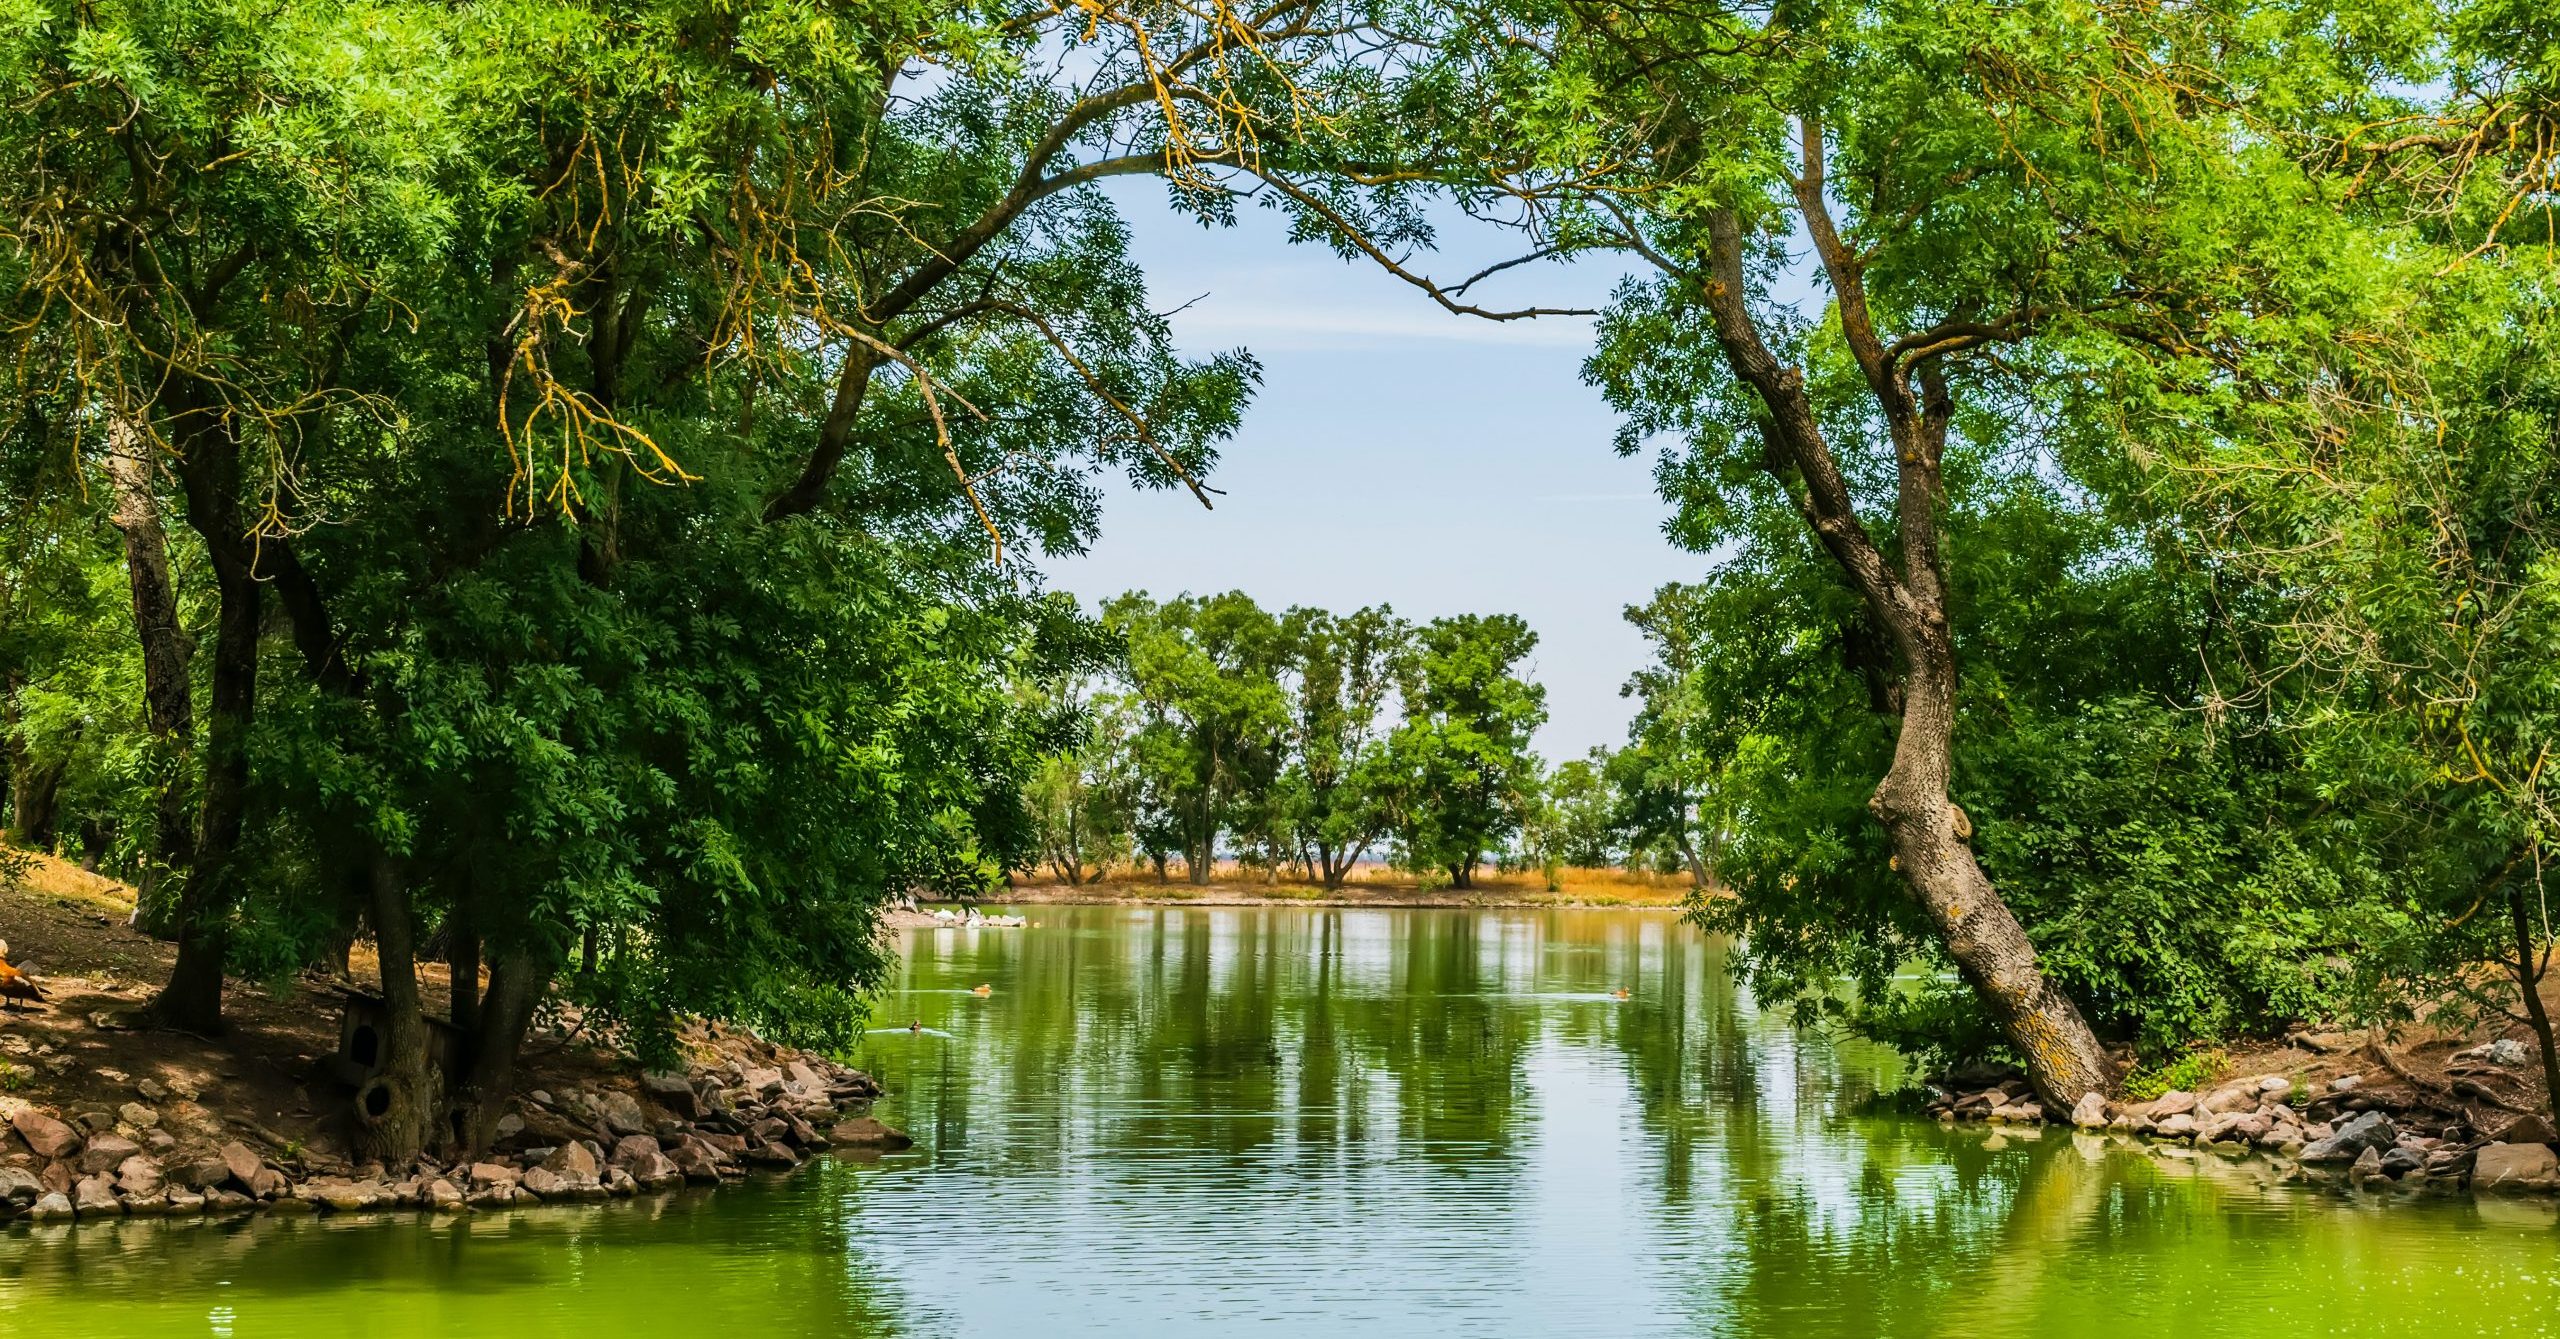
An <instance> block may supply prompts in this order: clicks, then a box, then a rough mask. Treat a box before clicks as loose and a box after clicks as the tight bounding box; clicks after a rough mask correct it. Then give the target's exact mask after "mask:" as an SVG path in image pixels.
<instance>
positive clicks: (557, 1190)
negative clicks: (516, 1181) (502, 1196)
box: [522, 1167, 569, 1200]
mask: <svg viewBox="0 0 2560 1339" xmlns="http://www.w3.org/2000/svg"><path fill="white" fill-rule="evenodd" d="M522 1188H523V1190H524V1193H526V1194H528V1195H531V1196H534V1197H535V1198H537V1199H546V1200H547V1199H554V1198H566V1197H567V1195H568V1193H569V1183H568V1181H567V1180H566V1179H564V1178H562V1177H561V1176H560V1174H559V1173H557V1172H554V1171H552V1170H550V1169H549V1168H547V1167H536V1168H534V1169H533V1170H532V1171H529V1172H526V1173H525V1174H524V1184H523V1187H522Z"/></svg>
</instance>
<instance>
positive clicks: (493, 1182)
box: [471, 1162, 524, 1186]
mask: <svg viewBox="0 0 2560 1339" xmlns="http://www.w3.org/2000/svg"><path fill="white" fill-rule="evenodd" d="M523 1179H524V1173H523V1172H521V1171H518V1170H517V1169H515V1168H513V1167H510V1166H508V1165H507V1164H505V1163H503V1162H475V1163H473V1164H471V1184H473V1185H475V1186H511V1185H514V1184H515V1183H516V1182H518V1181H521V1180H523Z"/></svg>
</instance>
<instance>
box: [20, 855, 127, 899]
mask: <svg viewBox="0 0 2560 1339" xmlns="http://www.w3.org/2000/svg"><path fill="white" fill-rule="evenodd" d="M11 849H12V850H16V851H17V852H18V853H19V854H20V855H23V856H25V857H27V859H28V860H29V861H30V862H32V863H31V864H30V866H29V867H28V869H27V873H26V878H25V880H24V883H25V890H26V891H27V892H28V893H31V894H33V895H35V896H37V897H49V898H55V899H59V900H67V901H77V902H86V903H89V904H91V905H94V906H96V907H97V908H99V909H100V910H113V911H117V912H124V913H129V912H131V911H132V910H133V887H132V885H130V884H127V883H123V882H120V881H118V880H115V879H110V878H108V877H107V876H106V875H104V874H92V873H90V872H89V871H87V870H85V869H82V868H80V867H79V866H78V865H75V864H73V863H72V862H70V861H68V860H59V859H56V858H54V857H52V856H49V855H45V854H43V853H42V852H38V851H29V850H25V849H23V848H17V847H13V848H11Z"/></svg>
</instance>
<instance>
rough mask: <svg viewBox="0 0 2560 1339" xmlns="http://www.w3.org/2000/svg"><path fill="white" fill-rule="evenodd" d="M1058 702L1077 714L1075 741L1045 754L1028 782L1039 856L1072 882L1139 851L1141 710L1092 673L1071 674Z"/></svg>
mask: <svg viewBox="0 0 2560 1339" xmlns="http://www.w3.org/2000/svg"><path fill="white" fill-rule="evenodd" d="M1059 706H1061V707H1063V708H1064V709H1065V710H1066V711H1067V712H1068V713H1069V714H1070V715H1071V717H1072V719H1073V720H1074V722H1075V728H1076V730H1077V737H1076V739H1075V741H1074V743H1073V744H1072V745H1071V746H1070V747H1068V748H1065V749H1062V750H1060V751H1058V752H1056V753H1053V754H1051V755H1049V756H1048V757H1046V758H1043V759H1042V760H1041V762H1040V769H1039V771H1038V772H1036V773H1035V774H1033V776H1032V777H1031V780H1030V782H1029V784H1028V785H1027V786H1026V787H1025V788H1024V793H1025V795H1026V796H1027V797H1028V798H1029V800H1030V801H1031V805H1032V808H1033V810H1034V822H1035V823H1036V824H1037V826H1038V829H1039V834H1040V850H1039V859H1040V860H1042V861H1044V862H1046V864H1047V865H1048V867H1049V869H1050V871H1051V872H1052V873H1053V874H1054V875H1055V876H1056V877H1057V878H1058V879H1060V880H1062V881H1063V882H1065V883H1067V884H1069V885H1076V884H1083V883H1086V882H1090V881H1094V880H1099V879H1101V878H1103V877H1105V876H1107V875H1108V874H1109V873H1110V871H1111V869H1112V867H1113V866H1114V865H1118V864H1125V863H1127V862H1128V860H1129V859H1130V858H1131V856H1132V854H1133V846H1132V842H1133V841H1134V840H1135V837H1134V833H1135V828H1136V825H1137V803H1138V770H1137V758H1136V755H1135V751H1134V748H1133V745H1134V743H1135V738H1134V737H1135V735H1136V733H1137V721H1136V713H1135V711H1134V710H1133V709H1132V708H1131V707H1130V705H1129V704H1128V703H1127V702H1126V701H1124V700H1122V699H1121V698H1119V697H1118V696H1116V695H1114V694H1110V693H1106V692H1100V691H1096V690H1095V687H1094V683H1093V681H1092V680H1091V679H1083V678H1080V679H1074V680H1069V681H1068V682H1067V683H1066V684H1065V685H1064V686H1063V687H1062V689H1061V691H1060V699H1059Z"/></svg>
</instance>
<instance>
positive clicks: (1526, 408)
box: [1044, 186, 1704, 759]
mask: <svg viewBox="0 0 2560 1339" xmlns="http://www.w3.org/2000/svg"><path fill="white" fill-rule="evenodd" d="M1115 195H1116V197H1117V198H1118V199H1119V201H1120V203H1121V205H1122V207H1123V208H1124V210H1125V211H1126V212H1127V214H1128V216H1129V218H1130V221H1131V226H1132V229H1133V232H1134V237H1135V250H1136V254H1137V256H1138V259H1139V260H1140V262H1141V263H1142V264H1144V265H1145V266H1146V268H1147V273H1148V284H1149V288H1150V290H1151V291H1152V292H1153V293H1154V294H1155V297H1156V300H1157V303H1158V305H1159V306H1160V307H1162V308H1171V307H1174V306H1176V305H1178V304H1181V303H1183V302H1186V301H1190V302H1191V303H1192V305H1191V306H1190V307H1188V308H1187V309H1185V310H1183V311H1182V312H1180V313H1179V314H1177V315H1176V316H1175V317H1174V318H1173V321H1174V329H1175V332H1176V334H1177V335H1178V336H1179V337H1180V339H1181V341H1182V343H1183V345H1184V347H1185V349H1186V351H1189V352H1193V353H1205V352H1208V351H1211V350H1214V349H1222V348H1233V347H1237V346H1243V347H1245V348H1249V349H1251V350H1252V351H1253V352H1254V354H1255V355H1256V356H1257V357H1259V358H1260V359H1261V360H1262V363H1263V370H1264V381H1263V387H1262V391H1261V394H1260V396H1259V397H1258V398H1257V400H1256V401H1255V403H1254V405H1253V408H1252V409H1251V411H1250V412H1249V413H1248V415H1247V416H1246V419H1245V426H1244V429H1243V431H1242V432H1241V433H1239V434H1238V435H1237V437H1236V439H1235V440H1234V441H1233V442H1231V443H1230V444H1229V445H1228V448H1227V451H1226V454H1225V457H1224V459H1223V460H1222V461H1221V462H1220V464H1219V466H1218V469H1217V471H1216V473H1215V475H1214V476H1213V478H1212V479H1211V482H1212V483H1213V484H1215V485H1216V486H1217V487H1219V488H1223V489H1225V490H1226V495H1225V496H1224V497H1220V498H1217V499H1216V501H1217V509H1216V510H1214V511H1204V510H1202V509H1201V507H1200V504H1199V503H1198V502H1196V501H1194V500H1192V499H1191V497H1190V496H1189V495H1188V494H1184V493H1144V492H1138V491H1135V490H1131V489H1128V488H1125V487H1123V488H1119V489H1116V490H1114V491H1112V492H1111V493H1110V494H1109V495H1108V499H1107V501H1106V504H1105V509H1104V514H1103V522H1102V537H1101V539H1100V540H1099V541H1097V542H1096V544H1095V545H1094V547H1093V550H1092V552H1090V553H1089V554H1085V555H1082V556H1079V557H1074V558H1062V559H1053V560H1050V561H1049V562H1047V563H1045V564H1044V567H1045V568H1046V570H1047V571H1048V573H1049V576H1050V582H1051V584H1052V585H1053V586H1055V587H1057V588H1059V589H1063V590H1068V591H1073V592H1075V593H1076V594H1077V595H1078V596H1080V597H1083V598H1084V599H1085V600H1086V601H1087V602H1088V603H1090V602H1093V601H1097V600H1100V599H1102V598H1105V597H1108V596H1111V595H1115V594H1118V593H1119V592H1121V591H1123V590H1128V589H1132V588H1138V589H1144V590H1148V591H1151V592H1153V593H1154V594H1156V595H1158V596H1159V597H1161V596H1167V595H1172V594H1175V593H1178V592H1180V591H1185V590H1188V591H1215V590H1230V589H1233V590H1242V591H1244V592H1245V593H1247V594H1249V595H1251V596H1253V597H1254V598H1255V599H1256V600H1258V601H1260V602H1262V603H1263V604H1264V605H1266V606H1268V607H1273V608H1280V607H1285V606H1287V605H1291V604H1310V605H1319V606H1322V607H1325V608H1331V609H1350V608H1354V607H1357V606H1359V605H1363V604H1375V603H1379V602H1385V603H1388V604H1391V605H1393V606H1395V609H1396V612H1398V613H1399V614H1402V615H1404V616H1406V617H1408V618H1414V619H1427V618H1433V617H1437V616H1440V615H1444V614H1456V613H1468V612H1477V613H1515V614H1518V615H1520V616H1521V617H1523V618H1525V619H1527V620H1528V621H1529V624H1530V626H1532V627H1534V628H1536V629H1537V631H1538V637H1539V642H1538V652H1537V659H1536V663H1535V665H1534V666H1533V669H1534V673H1535V677H1536V678H1537V679H1538V680H1539V681H1540V682H1542V683H1544V684H1545V685H1546V686H1547V702H1548V711H1549V714H1550V715H1549V721H1548V724H1547V727H1546V729H1545V730H1544V731H1543V732H1541V734H1540V735H1539V739H1538V745H1539V748H1540V750H1541V751H1542V752H1544V753H1545V754H1546V755H1547V756H1548V757H1549V758H1550V759H1562V758H1568V757H1575V756H1578V755H1580V754H1581V753H1582V751H1583V750H1585V749H1587V748H1589V747H1591V746H1592V745H1594V744H1609V745H1615V744H1618V743H1620V742H1622V740H1623V739H1624V736H1625V730H1626V721H1627V717H1628V713H1629V710H1630V704H1629V703H1627V702H1626V701H1625V700H1624V699H1622V698H1621V697H1619V696H1618V686H1619V685H1620V684H1621V683H1622V682H1624V681H1625V679H1626V677H1627V675H1628V673H1629V672H1630V671H1632V670H1634V669H1635V668H1637V667H1638V666H1639V665H1641V664H1642V663H1643V661H1644V658H1645V653H1644V644H1643V642H1642V640H1641V639H1640V638H1638V637H1637V636H1636V635H1635V633H1634V631H1633V630H1632V629H1630V628H1629V627H1628V626H1627V625H1626V622H1625V620H1624V619H1623V617H1622V616H1621V611H1622V610H1623V609H1624V607H1625V606H1626V605H1628V604H1630V603H1634V602H1637V601H1641V600H1643V599H1645V598H1646V597H1647V596H1648V595H1650V594H1651V593H1652V591H1653V589H1654V588H1655V587H1656V586H1658V585H1660V584H1662V583H1663V582H1665V581H1671V580H1679V579H1691V578H1695V577H1696V576H1697V575H1699V573H1700V572H1701V571H1702V570H1703V567H1704V563H1703V560H1702V559H1700V558H1698V557H1697V556H1696V555H1693V554H1685V553H1682V552H1680V551H1679V550H1677V549H1675V548H1673V547H1672V546H1671V544H1670V543H1669V542H1668V541H1666V540H1665V539H1664V538H1663V537H1662V522H1663V520H1664V518H1665V516H1666V515H1667V514H1668V513H1667V509H1666V508H1665V506H1664V505H1663V503H1662V502H1661V501H1660V500H1659V499H1658V498H1656V497H1655V496H1654V493H1653V488H1652V474H1651V470H1652V467H1651V464H1650V462H1649V461H1647V460H1644V459H1641V458H1639V459H1622V458H1620V457H1619V456H1618V455H1617V454H1616V453H1615V452H1614V451H1612V450H1611V449H1610V437H1611V434H1612V432H1613V431H1614V430H1615V428H1616V423H1617V420H1616V416H1615V415H1614V414H1612V413H1611V412H1610V410H1609V407H1608V406H1607V405H1606V404H1605V403H1603V402H1602V401H1601V399H1600V396H1599V394H1598V392H1596V391H1594V390H1593V389H1591V388H1590V387H1588V386H1586V385H1584V384H1583V383H1582V379H1581V371H1580V369H1581V363H1582V358H1583V356H1584V354H1585V352H1586V351H1587V350H1588V349H1589V347H1590V323H1589V322H1588V321H1587V320H1579V319H1572V318H1564V319H1556V318H1543V319H1540V320H1537V321H1533V322H1513V323H1508V324H1502V325H1496V324H1492V323H1489V322H1485V321H1481V320H1478V319H1475V318H1471V317H1458V316H1452V315H1449V314H1448V313H1446V312H1443V311H1442V310H1441V309H1440V308H1438V307H1437V306H1435V305H1434V304H1433V303H1432V302H1431V300H1430V299H1429V298H1428V297H1426V296H1424V295H1423V294H1422V293H1420V292H1418V291H1416V290H1414V289H1412V288H1410V287H1408V286H1406V285H1404V284H1402V283H1400V282H1398V281H1397V280H1395V279H1394V278H1392V277H1391V276H1389V275H1387V274H1386V273H1385V272H1384V271H1382V270H1379V269H1378V268H1376V267H1375V266H1373V265H1370V264H1369V263H1368V262H1366V261H1362V262H1359V263H1357V264H1354V263H1351V262H1346V261H1343V260H1341V259H1338V258H1337V257H1335V256H1334V255H1333V254H1332V253H1331V252H1329V251H1327V250H1324V249H1322V248H1320V247H1312V246H1291V245H1289V244H1288V243H1287V240H1286V238H1285V236H1284V234H1283V231H1282V228H1281V226H1280V224H1279V221H1278V220H1277V219H1276V218H1274V217H1273V216H1271V215H1270V214H1268V213H1266V212H1263V211H1258V210H1253V209H1246V210H1244V211H1242V212H1243V214H1244V215H1245V217H1244V218H1242V219H1241V220H1240V221H1239V222H1238V224H1237V226H1236V227H1233V228H1225V229H1217V230H1204V229H1202V228H1201V227H1200V226H1199V225H1198V224H1197V223H1195V222H1193V221H1191V220H1189V219H1187V218H1184V217H1182V216H1180V215H1177V214H1175V213H1174V212H1172V211H1171V210H1170V209H1169V208H1168V207H1167V206H1166V204H1165V202H1164V196H1163V193H1162V188H1161V187H1160V186H1155V187H1131V188H1128V189H1124V190H1121V191H1118V192H1115ZM1498 245H1499V242H1498V240H1496V239H1493V238H1491V237H1490V236H1487V235H1481V234H1480V235H1476V236H1469V235H1466V234H1465V233H1462V232H1461V233H1457V234H1455V235H1453V236H1451V237H1450V238H1448V239H1447V241H1446V244H1445V247H1446V249H1447V250H1448V251H1449V252H1450V253H1451V255H1452V257H1453V258H1452V259H1451V260H1449V261H1448V262H1446V263H1445V265H1444V266H1434V267H1433V268H1434V270H1435V272H1440V271H1444V270H1445V272H1450V273H1461V274H1462V273H1465V272H1466V271H1467V270H1470V269H1472V268H1474V267H1475V265H1476V264H1478V263H1481V261H1480V259H1479V258H1480V257H1481V258H1484V259H1492V258H1499V255H1498V253H1497V252H1496V251H1494V250H1492V249H1490V248H1492V247H1495V246H1498ZM1620 273H1621V272H1620V271H1619V270H1616V269H1612V268H1607V267H1604V266H1600V265H1592V264H1583V265H1578V266H1566V267H1558V266H1541V267H1536V268H1535V269H1529V268H1524V269H1523V270H1522V271H1520V272H1518V277H1514V276H1513V275H1505V276H1502V279H1501V280H1500V281H1494V282H1501V283H1502V286H1500V287H1495V286H1494V282H1489V283H1488V284H1487V285H1486V286H1485V288H1484V290H1482V291H1483V295H1484V300H1485V301H1486V303H1487V305H1495V304H1496V302H1497V301H1499V302H1501V303H1502V304H1503V305H1512V304H1522V305H1525V304H1527V303H1530V302H1535V303H1537V304H1538V305H1545V306H1575V307H1590V306H1597V305H1599V304H1600V302H1601V301H1602V300H1603V299H1605V297H1606V296H1607V294H1608V291H1609V289H1610V287H1611V286H1612V285H1613V284H1614V283H1615V282H1616V280H1617V279H1618V277H1619V275H1620ZM1503 281H1507V282H1503ZM1194 299H1196V301H1194Z"/></svg>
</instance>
